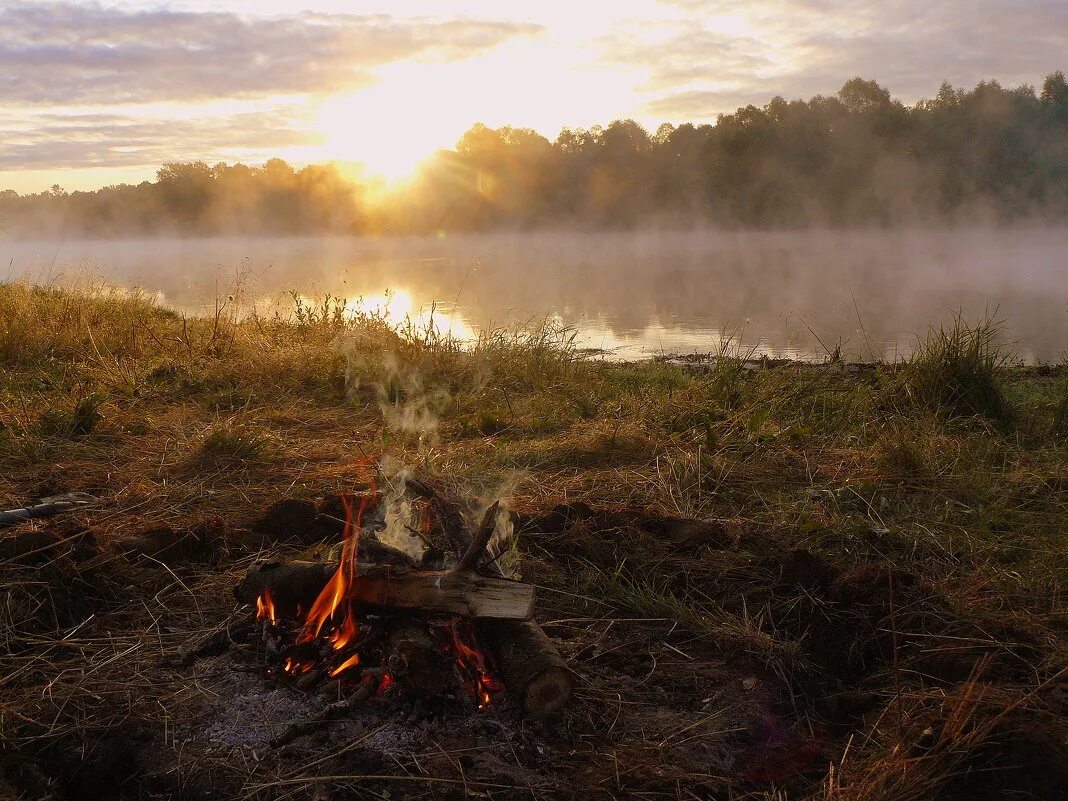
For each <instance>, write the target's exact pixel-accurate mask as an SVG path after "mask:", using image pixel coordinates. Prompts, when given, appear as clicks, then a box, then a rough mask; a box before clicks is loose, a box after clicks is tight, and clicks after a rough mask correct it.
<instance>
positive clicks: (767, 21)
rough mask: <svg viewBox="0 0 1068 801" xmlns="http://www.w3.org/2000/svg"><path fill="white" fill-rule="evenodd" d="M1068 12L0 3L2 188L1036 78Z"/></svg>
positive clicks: (376, 162)
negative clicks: (855, 90) (876, 87)
mask: <svg viewBox="0 0 1068 801" xmlns="http://www.w3.org/2000/svg"><path fill="white" fill-rule="evenodd" d="M1066 45H1068V0H748V1H745V0H612V2H593V1H591V0H586V1H585V2H583V0H567V1H564V0H539V2H537V3H528V2H523V3H520V2H508V1H506V0H390V2H388V3H386V2H369V1H368V0H286V1H283V0H184V1H183V0H178V1H177V2H166V3H162V2H107V0H100V1H99V2H97V1H95V0H93V1H90V0H66V1H65V2H51V1H48V2H44V1H38V0H0V189H14V190H16V191H18V192H23V193H24V192H33V191H40V190H42V189H45V188H47V187H50V186H52V185H53V184H59V185H61V186H63V187H65V188H66V189H68V190H73V189H91V188H96V187H99V186H104V185H108V184H114V183H137V182H139V181H142V180H151V179H152V178H153V176H154V175H155V171H156V169H157V168H158V167H159V166H160V165H161V164H163V163H164V162H167V161H189V160H196V159H201V160H204V161H207V162H209V163H214V162H217V161H228V162H233V161H244V162H246V163H259V162H263V161H265V160H266V159H268V158H271V157H275V156H279V157H282V158H285V159H287V160H289V161H291V162H292V163H294V164H304V163H318V162H325V161H332V160H336V161H341V162H346V163H351V162H362V163H363V164H364V165H365V166H364V169H366V170H367V171H368V172H369V173H372V174H377V175H382V176H384V177H386V178H391V179H392V178H399V177H402V176H404V175H405V174H407V173H410V172H411V171H412V170H413V169H414V168H415V167H416V166H417V165H418V163H419V162H420V161H421V160H423V159H425V158H426V157H427V156H429V155H430V154H432V153H433V152H434V151H435V150H436V149H438V148H441V147H450V146H452V145H453V144H455V142H456V140H457V139H458V138H459V136H460V135H461V134H462V133H463V131H465V130H466V129H467V128H469V127H470V126H471V125H472V124H473V123H475V122H483V123H485V124H487V125H490V126H492V127H497V126H500V125H514V126H522V127H529V128H534V129H536V130H538V131H540V132H541V133H543V134H545V135H546V136H549V137H550V138H553V137H555V135H556V134H557V133H558V132H559V130H560V129H561V128H562V127H564V126H572V127H576V126H577V127H589V126H592V125H596V124H606V123H608V122H610V121H612V120H613V119H620V118H627V117H629V118H633V119H636V120H638V121H639V122H640V123H642V124H643V125H645V126H646V127H648V128H649V129H651V130H655V128H656V127H657V126H658V125H659V124H660V123H661V122H674V123H679V122H684V121H694V122H712V121H714V120H715V118H716V115H717V114H720V113H724V112H731V111H733V110H734V109H736V108H737V107H739V106H742V105H746V104H749V103H753V104H756V105H763V104H764V103H766V102H767V101H768V100H770V99H771V98H772V97H774V96H776V95H781V96H783V97H786V98H787V99H793V98H801V97H804V98H807V97H810V96H812V95H815V94H826V95H829V94H833V93H834V92H835V91H837V89H838V88H839V87H840V86H841V85H842V83H844V82H845V80H847V79H848V78H851V77H854V76H858V75H859V76H861V77H864V78H874V79H876V80H878V81H879V83H880V84H882V85H883V86H886V87H888V88H889V89H890V90H891V92H892V93H893V94H894V96H896V97H897V98H899V99H900V100H902V101H903V102H906V103H913V102H915V101H917V100H919V99H921V98H923V97H931V96H933V95H935V94H936V93H937V91H938V87H939V84H940V83H941V82H942V81H943V80H948V81H950V82H951V83H952V84H954V85H955V86H962V87H966V88H971V87H972V86H974V85H975V84H976V83H978V82H979V81H980V80H983V79H989V78H997V79H998V80H1000V81H1001V83H1002V84H1004V85H1007V86H1017V85H1020V84H1029V85H1040V84H1041V82H1042V79H1043V78H1044V76H1045V75H1046V74H1048V73H1050V72H1053V71H1055V70H1057V69H1068V55H1066V53H1068V46H1066Z"/></svg>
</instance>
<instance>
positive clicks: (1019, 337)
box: [0, 227, 1068, 361]
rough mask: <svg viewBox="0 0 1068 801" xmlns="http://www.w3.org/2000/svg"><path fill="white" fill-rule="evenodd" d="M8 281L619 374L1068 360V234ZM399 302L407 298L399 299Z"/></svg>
mask: <svg viewBox="0 0 1068 801" xmlns="http://www.w3.org/2000/svg"><path fill="white" fill-rule="evenodd" d="M0 259H2V260H3V261H2V263H3V264H4V265H6V267H5V268H0V279H2V280H15V279H20V278H28V279H30V280H34V281H38V282H43V283H50V282H60V283H62V282H64V281H67V280H77V279H79V278H80V277H82V276H85V275H86V274H89V275H92V276H95V277H97V278H101V279H103V280H105V281H108V282H113V283H117V284H120V285H124V286H138V287H141V288H143V289H145V290H147V291H149V292H151V293H159V295H160V297H161V300H162V302H164V303H165V304H167V305H170V306H174V307H177V308H181V309H184V310H188V311H200V310H203V309H205V308H213V307H214V301H215V298H216V297H217V296H226V295H228V294H230V293H231V292H233V291H234V287H235V284H237V283H240V285H241V292H242V295H243V297H245V298H246V299H249V298H254V299H255V300H256V301H257V302H258V304H259V305H260V306H261V308H271V307H273V308H278V309H280V310H282V311H283V312H284V311H286V310H288V309H291V308H292V300H291V298H289V297H288V296H287V295H286V293H287V292H290V291H295V292H297V293H299V294H300V295H303V296H306V297H311V298H314V297H317V296H322V295H324V294H326V293H330V294H332V295H335V296H341V297H345V298H348V299H356V298H358V297H361V296H362V297H363V298H365V307H366V308H371V309H375V308H382V307H384V306H386V305H388V306H389V313H390V314H391V316H392V317H393V319H399V318H403V316H404V315H405V314H408V315H411V316H413V317H419V316H420V314H421V315H422V318H423V319H425V318H426V316H427V314H428V312H429V309H430V307H431V305H432V304H437V311H436V318H435V319H436V321H437V324H439V325H443V326H445V327H449V326H451V330H452V332H453V333H454V334H456V335H458V336H473V335H474V332H477V331H478V330H479V329H481V328H483V327H486V326H489V325H508V324H517V323H524V322H529V321H534V322H537V321H540V320H541V319H543V318H545V317H547V316H548V317H550V318H552V319H556V320H559V321H560V322H562V323H564V324H566V325H569V326H573V327H574V328H575V329H576V330H577V332H578V336H577V339H576V342H577V343H578V344H579V345H581V346H583V347H590V348H602V349H604V350H606V351H607V352H608V354H609V355H610V356H612V357H616V358H642V357H648V356H652V355H658V354H662V353H663V354H689V353H701V352H710V351H716V350H718V349H719V345H720V342H721V341H722V339H723V337H725V336H729V335H733V336H736V337H738V338H739V339H740V341H741V343H742V344H743V345H745V346H751V347H753V348H755V352H756V353H758V354H768V355H771V356H791V357H801V358H813V359H818V358H824V357H826V355H827V351H828V350H833V349H834V348H835V347H836V346H841V349H842V353H843V355H844V356H845V357H847V358H857V359H867V358H872V357H883V358H895V357H898V356H904V355H907V354H908V353H909V352H911V350H912V349H913V348H914V346H915V342H916V337H917V336H922V335H923V334H924V333H925V332H926V331H927V329H928V327H929V326H930V325H934V324H937V323H939V322H941V321H944V320H946V319H948V318H950V317H951V316H952V314H953V313H954V312H956V311H961V312H963V313H964V315H965V316H966V317H970V318H975V317H981V316H984V315H986V314H988V313H993V312H994V310H995V309H996V310H997V313H998V316H999V317H1000V318H1002V319H1004V320H1005V339H1006V341H1007V342H1008V343H1009V344H1011V345H1012V346H1013V348H1014V349H1015V350H1016V352H1017V353H1018V354H1019V356H1020V357H1021V358H1022V359H1024V360H1027V361H1055V360H1058V359H1059V358H1062V357H1063V356H1064V355H1065V354H1066V353H1068V229H1062V228H1037V227H1036V228H1027V227H1018V228H991V229H980V230H966V229H959V228H958V229H946V230H892V231H819V230H809V231H803V232H797V231H791V232H755V231H737V232H724V231H691V232H663V231H662V232H645V233H575V232H566V233H547V232H539V233H500V234H478V235H449V236H442V237H396V238H377V239H359V238H349V237H336V238H333V237H325V238H324V237H319V238H292V239H271V238H251V239H241V238H211V239H196V238H187V239H151V240H122V241H99V240H86V241H65V242H44V241H38V242H25V241H24V242H0ZM387 293H392V294H391V297H387Z"/></svg>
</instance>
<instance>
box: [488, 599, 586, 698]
mask: <svg viewBox="0 0 1068 801" xmlns="http://www.w3.org/2000/svg"><path fill="white" fill-rule="evenodd" d="M478 630H479V635H480V637H481V640H482V642H483V643H485V644H486V646H487V648H489V650H490V654H491V656H492V657H493V662H494V665H495V666H496V668H497V672H498V674H499V675H500V678H501V681H502V682H503V683H504V686H505V688H506V689H507V690H508V693H509V694H510V695H511V696H512V698H514V699H515V700H516V702H517V703H518V704H519V705H520V706H521V707H522V708H523V711H524V712H526V713H527V714H528V715H536V716H543V715H551V714H553V713H554V712H558V711H559V710H561V709H562V708H563V707H564V706H565V705H566V704H567V702H568V701H569V700H571V693H572V692H573V691H574V689H575V676H574V674H573V673H572V672H571V670H570V668H568V666H567V663H566V662H565V661H564V659H563V657H562V656H560V652H559V651H558V650H557V649H556V646H555V645H553V643H552V640H550V639H549V638H548V636H546V634H545V632H544V631H542V630H541V626H539V625H538V624H537V623H535V622H533V621H530V622H525V623H520V622H517V621H514V620H499V621H498V620H485V621H482V622H481V623H480V624H479V627H478Z"/></svg>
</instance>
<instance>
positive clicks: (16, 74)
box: [0, 2, 542, 105]
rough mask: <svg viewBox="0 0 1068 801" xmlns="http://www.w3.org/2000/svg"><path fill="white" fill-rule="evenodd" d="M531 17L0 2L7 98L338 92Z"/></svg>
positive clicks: (490, 42) (526, 29) (486, 44)
mask: <svg viewBox="0 0 1068 801" xmlns="http://www.w3.org/2000/svg"><path fill="white" fill-rule="evenodd" d="M541 30H542V29H541V27H540V26H537V25H533V24H526V23H512V22H493V21H481V20H472V19H464V18H461V19H450V20H429V19H410V20H395V19H393V18H391V17H389V16H384V15H373V16H357V15H347V14H318V13H303V14H299V15H295V16H288V17H276V18H245V17H241V16H238V15H237V14H231V13H223V12H203V13H193V12H181V11H169V10H165V9H154V10H141V11H131V10H123V9H119V8H111V7H104V6H99V5H72V4H70V3H44V2H15V3H7V2H5V3H4V4H3V7H2V8H0V100H2V101H4V102H5V103H8V104H20V105H26V104H41V105H58V104H116V103H125V102H151V101H195V100H210V99H214V98H225V97H248V96H256V95H267V94H288V93H308V92H329V91H334V90H339V89H346V88H354V87H357V86H360V85H362V84H366V83H368V82H370V81H371V80H372V79H373V78H372V75H371V72H370V70H371V69H372V68H374V67H376V66H379V65H382V64H386V63H389V62H393V61H397V60H400V59H441V60H459V59H462V58H465V57H467V56H470V55H472V54H474V53H477V52H478V51H480V50H484V49H486V48H490V47H493V46H495V45H498V44H500V43H501V42H503V41H505V40H506V39H508V38H510V37H513V36H521V35H531V34H535V33H538V32H540V31H541Z"/></svg>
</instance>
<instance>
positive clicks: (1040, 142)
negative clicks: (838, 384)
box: [0, 72, 1068, 237]
mask: <svg viewBox="0 0 1068 801" xmlns="http://www.w3.org/2000/svg"><path fill="white" fill-rule="evenodd" d="M1066 216H1068V81H1066V79H1065V76H1064V74H1063V73H1062V72H1056V73H1054V74H1051V75H1049V76H1048V77H1047V78H1046V79H1045V81H1044V83H1043V85H1042V88H1041V90H1040V91H1036V90H1035V88H1034V87H1030V86H1020V87H1017V88H1012V89H1007V88H1005V87H1003V86H1001V85H1000V84H999V83H998V82H997V81H984V82H982V83H980V84H979V85H978V86H976V87H975V88H974V89H972V90H970V91H967V90H962V89H956V88H954V87H952V86H950V85H949V84H948V83H943V84H942V87H941V88H940V89H939V92H938V94H937V95H936V96H935V97H934V98H932V99H928V100H922V101H920V102H918V103H916V104H915V105H912V106H906V105H904V104H902V103H901V102H899V101H897V100H896V99H894V98H893V97H892V96H891V95H890V92H889V91H888V90H887V89H885V88H884V87H882V86H880V85H879V84H878V83H876V82H875V81H869V80H863V79H861V78H854V79H852V80H850V81H847V82H846V83H845V85H844V86H843V87H842V88H841V90H840V91H839V92H838V93H837V95H835V96H834V97H824V96H816V97H813V98H811V99H809V100H807V101H806V100H793V101H787V100H784V99H783V98H781V97H776V98H774V99H773V100H771V101H770V102H769V103H767V104H766V105H765V106H763V107H762V108H758V107H756V106H753V105H750V106H746V107H744V108H740V109H738V110H737V111H736V112H734V113H733V114H725V115H721V116H720V117H719V118H718V119H717V121H716V123H715V124H713V125H693V124H683V125H679V126H674V125H671V124H666V123H665V124H664V125H661V126H660V127H659V128H658V129H657V130H656V131H655V132H649V131H647V130H645V129H644V128H643V127H642V126H641V125H639V124H638V123H636V122H634V121H633V120H617V121H615V122H612V123H611V124H609V125H607V126H605V127H600V126H596V127H593V128H590V129H573V128H565V129H564V130H563V131H561V132H560V134H559V136H557V137H556V139H555V141H550V140H549V139H547V138H546V137H544V136H542V135H541V134H539V133H537V132H535V131H533V130H529V129H525V128H513V127H503V128H498V129H491V128H488V127H486V126H485V125H481V124H478V125H475V126H474V127H472V128H471V129H470V130H469V131H467V132H466V133H465V134H464V135H463V136H462V137H461V139H460V141H459V142H458V143H457V145H456V147H455V148H453V149H450V150H442V151H439V152H438V153H437V154H436V156H435V157H434V158H432V159H431V160H430V161H429V162H427V163H426V164H425V165H423V167H422V168H421V169H420V171H419V172H418V174H417V176H416V177H415V178H413V179H412V180H411V181H409V182H407V183H405V184H403V185H402V186H400V187H398V188H396V189H394V190H392V191H389V192H382V191H379V190H378V189H376V188H375V186H374V185H373V184H372V183H371V182H366V181H359V180H350V179H349V178H346V177H345V176H343V175H342V174H341V173H339V172H338V170H337V169H336V168H335V167H334V166H331V165H317V166H308V167H304V168H302V169H295V168H294V167H292V166H290V165H289V164H287V163H286V162H284V161H282V160H280V159H272V160H271V161H268V162H267V163H266V164H265V165H263V166H262V167H252V166H246V165H243V164H234V165H228V164H223V163H220V164H217V165H214V166H210V165H208V164H206V163H204V162H199V161H198V162H191V163H175V164H167V165H165V166H164V167H162V168H161V169H160V170H159V172H158V174H157V177H156V180H155V181H152V182H149V181H146V182H144V183H141V184H139V185H137V186H130V185H120V186H109V187H105V188H103V189H99V190H96V191H92V192H69V193H68V192H65V191H64V190H62V189H61V188H60V187H58V186H57V187H53V188H52V190H49V191H46V192H42V193H38V194H30V195H18V194H17V193H15V192H12V191H7V192H2V193H0V220H2V221H3V224H4V227H5V229H6V230H7V232H9V233H11V234H13V235H54V234H57V233H62V234H63V235H66V236H99V237H109V236H126V235H142V234H183V235H185V234H190V235H191V234H221V233H235V234H252V233H256V234H310V233H328V232H330V233H354V234H388V233H405V234H422V233H437V232H441V231H445V232H460V231H483V230H496V229H502V228H521V229H528V228H535V227H561V226H566V227H590V228H609V229H611V228H629V227H636V226H642V225H666V226H671V225H707V224H712V225H720V226H747V227H793V226H800V225H832V226H846V225H848V226H856V225H862V226H872V225H875V226H880V225H896V224H917V223H918V224H925V223H930V222H932V221H937V222H939V223H943V222H956V223H961V222H968V221H974V220H977V219H979V220H981V221H983V222H989V221H993V220H1006V221H1011V220H1015V219H1041V220H1046V221H1054V220H1063V219H1064V218H1065V217H1066Z"/></svg>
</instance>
